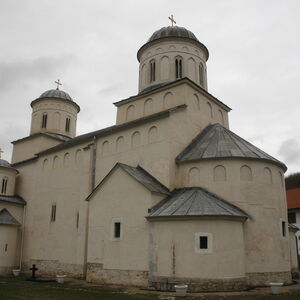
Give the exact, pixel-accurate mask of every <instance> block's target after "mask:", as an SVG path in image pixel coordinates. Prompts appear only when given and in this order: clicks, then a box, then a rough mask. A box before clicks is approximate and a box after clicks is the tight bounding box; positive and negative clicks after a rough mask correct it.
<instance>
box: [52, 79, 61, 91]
mask: <svg viewBox="0 0 300 300" xmlns="http://www.w3.org/2000/svg"><path fill="white" fill-rule="evenodd" d="M54 82H55V83H56V84H57V87H56V89H57V90H59V86H60V85H62V83H60V80H59V79H57V81H54Z"/></svg>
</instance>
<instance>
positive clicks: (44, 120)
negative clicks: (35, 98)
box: [42, 113, 48, 128]
mask: <svg viewBox="0 0 300 300" xmlns="http://www.w3.org/2000/svg"><path fill="white" fill-rule="evenodd" d="M47 118H48V115H47V114H46V113H43V117H42V128H47Z"/></svg>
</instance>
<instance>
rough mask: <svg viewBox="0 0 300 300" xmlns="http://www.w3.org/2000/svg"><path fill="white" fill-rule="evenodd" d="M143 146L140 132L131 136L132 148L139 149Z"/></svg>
mask: <svg viewBox="0 0 300 300" xmlns="http://www.w3.org/2000/svg"><path fill="white" fill-rule="evenodd" d="M140 145H141V134H140V132H139V131H135V132H134V133H133V134H132V135H131V147H132V148H134V147H138V146H140Z"/></svg>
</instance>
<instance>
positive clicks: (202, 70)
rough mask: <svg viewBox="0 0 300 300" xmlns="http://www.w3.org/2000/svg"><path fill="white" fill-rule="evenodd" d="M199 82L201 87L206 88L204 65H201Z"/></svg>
mask: <svg viewBox="0 0 300 300" xmlns="http://www.w3.org/2000/svg"><path fill="white" fill-rule="evenodd" d="M199 82H200V85H201V86H202V87H203V86H204V66H203V64H202V63H200V64H199Z"/></svg>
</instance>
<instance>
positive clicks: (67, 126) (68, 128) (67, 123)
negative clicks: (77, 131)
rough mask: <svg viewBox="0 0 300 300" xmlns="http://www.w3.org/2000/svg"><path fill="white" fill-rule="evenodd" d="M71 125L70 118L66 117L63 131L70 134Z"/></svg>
mask: <svg viewBox="0 0 300 300" xmlns="http://www.w3.org/2000/svg"><path fill="white" fill-rule="evenodd" d="M70 125H71V118H70V117H69V116H68V117H67V118H66V126H65V131H66V132H70V127H71V126H70Z"/></svg>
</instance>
